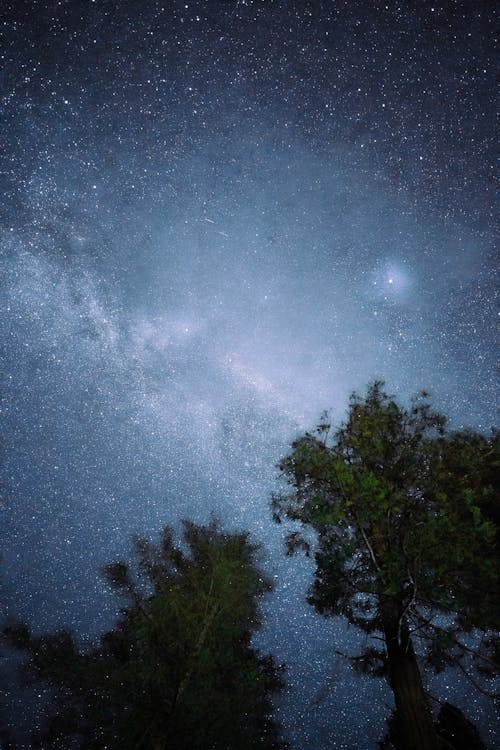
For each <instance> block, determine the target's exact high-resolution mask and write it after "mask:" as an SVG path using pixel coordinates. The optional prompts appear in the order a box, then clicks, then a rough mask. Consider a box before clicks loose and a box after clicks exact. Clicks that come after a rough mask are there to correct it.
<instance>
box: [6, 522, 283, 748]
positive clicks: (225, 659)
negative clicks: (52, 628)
mask: <svg viewBox="0 0 500 750" xmlns="http://www.w3.org/2000/svg"><path fill="white" fill-rule="evenodd" d="M183 541H184V545H183V547H181V546H178V545H176V544H175V543H174V538H173V534H172V531H171V529H169V528H166V529H165V530H164V531H163V534H162V536H161V540H160V542H159V543H158V544H152V543H151V542H149V541H147V540H145V539H141V538H137V539H136V540H135V544H134V546H135V552H136V563H137V564H136V566H135V567H134V569H131V568H130V567H129V566H128V565H126V564H125V563H122V562H118V563H113V564H111V565H108V566H107V567H106V569H105V575H106V578H107V580H108V581H109V583H110V584H111V585H112V586H113V587H114V588H116V589H117V590H118V591H119V592H120V593H121V594H122V595H123V597H124V598H125V601H126V606H125V607H124V608H123V610H122V613H121V617H120V619H119V621H118V623H117V625H116V627H115V628H113V629H112V630H111V631H109V632H108V633H106V634H105V635H104V636H103V637H102V639H101V642H100V644H99V645H98V646H96V647H94V648H93V649H92V650H90V651H82V650H80V649H79V648H78V646H77V644H76V642H75V640H74V638H73V636H72V634H71V633H69V632H59V633H56V634H52V635H44V636H34V635H32V634H31V632H30V631H29V629H28V628H27V627H26V626H23V625H18V626H14V627H10V628H6V629H5V631H4V632H5V635H6V636H7V637H8V638H9V640H10V642H11V643H12V644H13V645H14V646H16V647H17V648H19V649H21V650H24V651H27V652H28V654H29V657H30V659H29V665H28V668H29V671H30V673H31V675H32V677H35V678H41V679H44V680H47V681H48V683H49V684H50V685H51V686H52V687H54V688H55V690H56V701H57V710H56V712H55V713H54V716H53V718H52V720H51V722H50V725H49V726H48V727H47V728H46V731H45V732H44V736H43V738H42V740H43V746H44V747H47V746H49V745H50V746H51V747H59V748H68V747H78V748H88V749H90V748H92V749H97V748H103V747H107V748H121V749H122V748H125V749H126V748H134V750H140V749H141V748H144V750H146V748H147V750H166V749H167V748H168V750H188V749H189V750H196V748H199V750H202V749H203V750H208V749H209V748H213V750H219V749H220V750H233V749H234V748H242V749H243V750H244V749H245V748H248V750H250V749H251V748H252V749H253V748H263V749H266V750H271V749H272V748H273V749H276V750H277V749H278V748H284V747H286V745H285V743H283V742H282V741H281V740H280V738H279V731H278V727H277V725H276V723H275V722H274V721H273V719H272V718H271V708H272V706H271V698H272V696H273V694H274V693H275V692H277V691H279V690H280V688H281V687H282V681H281V676H280V669H279V668H278V667H277V665H276V664H275V663H274V661H273V659H272V658H271V657H268V656H263V655H261V654H259V653H258V652H257V651H256V650H255V649H254V648H253V647H252V645H251V637H252V634H253V633H254V632H255V630H256V629H258V627H259V625H260V616H259V600H260V598H261V597H262V596H263V595H264V594H265V593H266V592H268V591H269V590H270V588H271V586H270V583H269V581H268V580H267V578H266V577H265V576H264V575H263V574H262V572H261V571H260V570H259V568H258V567H257V565H256V553H257V547H256V546H254V545H252V544H251V543H250V542H249V540H248V536H247V535H246V534H244V533H241V534H226V533H224V532H222V531H221V529H220V528H219V527H218V525H217V524H215V523H212V524H210V525H208V526H198V525H195V524H193V523H189V522H185V523H184V534H183Z"/></svg>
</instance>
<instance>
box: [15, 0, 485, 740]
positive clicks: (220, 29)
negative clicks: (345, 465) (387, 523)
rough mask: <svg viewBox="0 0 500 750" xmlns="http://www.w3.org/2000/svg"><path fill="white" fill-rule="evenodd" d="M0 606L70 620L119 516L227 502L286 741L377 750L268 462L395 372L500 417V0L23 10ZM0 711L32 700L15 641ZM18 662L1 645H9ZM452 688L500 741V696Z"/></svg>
mask: <svg viewBox="0 0 500 750" xmlns="http://www.w3.org/2000/svg"><path fill="white" fill-rule="evenodd" d="M5 10H6V12H5V14H4V20H3V26H2V28H3V32H4V41H3V53H2V68H3V73H2V78H1V84H2V115H3V123H4V125H3V135H4V146H5V148H4V154H3V163H2V195H3V201H2V203H3V216H2V246H1V255H0V264H1V266H0V280H1V281H0V283H1V288H2V290H1V300H2V302H1V311H2V314H1V318H0V340H1V344H2V349H1V352H2V353H1V357H2V359H1V377H2V382H1V388H0V398H1V422H0V434H1V436H2V442H3V455H2V473H1V482H2V495H3V503H2V508H1V511H0V553H1V563H0V566H1V567H0V578H1V581H2V614H6V615H7V617H10V618H19V617H20V618H25V619H27V620H28V621H30V622H31V623H32V624H33V625H34V627H35V629H36V630H37V631H38V630H47V629H53V628H56V627H62V626H68V627H71V628H74V629H75V631H76V632H77V633H79V635H80V636H81V638H82V639H84V640H85V639H91V638H92V637H94V636H95V635H96V634H97V633H100V632H101V631H103V629H104V628H106V627H109V626H110V624H111V623H112V622H113V619H114V617H115V615H116V612H117V609H118V607H119V603H118V601H117V599H116V598H115V596H114V595H113V594H112V593H111V592H110V591H109V589H108V587H107V586H106V584H105V582H104V581H103V579H102V578H101V577H100V574H99V571H100V569H101V567H102V566H103V565H104V564H105V563H107V562H109V561H111V560H114V559H116V558H117V557H120V556H122V557H123V556H126V555H127V554H128V550H129V540H130V535H131V534H132V533H133V532H141V533H143V534H146V535H152V536H154V535H156V534H157V532H158V531H159V530H160V528H161V527H162V526H163V525H164V524H165V523H172V524H173V525H174V526H175V525H177V524H178V523H179V521H180V519H182V518H185V517H188V518H191V519H193V520H195V521H206V520H208V519H209V518H210V516H211V515H212V514H216V515H217V516H218V517H219V518H220V519H221V520H222V522H223V524H224V525H225V527H227V528H229V529H249V530H250V531H251V532H252V535H253V538H254V539H255V540H257V541H260V542H262V543H263V545H264V549H263V561H264V566H265V568H266V570H267V571H268V572H269V574H270V575H271V576H273V577H274V580H275V584H276V592H275V593H274V594H273V595H272V596H271V597H269V598H268V599H267V600H266V604H265V611H266V619H265V624H264V628H263V630H262V632H261V633H260V634H259V636H258V643H259V646H260V647H261V648H262V649H263V650H265V651H270V652H272V653H273V654H274V655H275V656H276V658H277V659H278V660H279V661H282V662H284V663H285V664H286V666H287V682H288V690H287V691H286V692H285V694H284V695H283V696H282V697H281V698H280V699H279V706H278V713H277V716H278V717H279V718H280V720H281V721H282V722H283V723H284V725H285V727H286V736H287V738H288V739H289V740H290V741H291V742H292V746H293V747H294V748H309V747H311V748H316V749H317V750H322V749H323V748H324V749H325V750H326V748H330V747H336V748H342V749H344V750H355V748H367V749H369V750H374V748H376V743H377V741H378V740H379V739H380V737H381V735H382V733H383V722H384V720H385V718H386V717H387V715H388V713H389V711H390V706H391V697H390V694H389V691H388V689H387V688H386V686H385V685H384V684H381V683H379V681H377V680H373V679H370V678H361V677H357V676H355V675H354V674H353V672H352V670H351V668H350V667H349V665H348V663H346V661H345V660H342V659H341V658H340V659H339V658H337V657H335V656H334V652H335V650H336V649H339V650H342V651H344V652H346V653H349V652H350V651H354V649H355V648H356V645H357V644H358V642H360V641H362V637H361V636H359V635H358V634H357V633H356V632H355V631H354V630H353V629H350V630H346V628H345V625H344V624H343V623H342V621H340V620H338V621H337V620H328V621H325V620H321V619H320V618H319V617H318V616H317V615H315V614H314V613H313V611H312V609H311V608H310V607H308V606H307V605H306V603H305V601H304V592H305V591H306V589H307V586H308V582H309V574H310V571H311V564H310V563H307V562H305V561H304V560H303V559H292V560H289V559H285V557H284V555H283V547H282V536H283V534H282V530H281V529H280V527H278V526H275V525H274V524H273V523H272V520H271V513H270V510H269V498H270V495H271V493H272V492H273V490H276V487H277V478H276V477H277V469H276V464H277V462H278V461H279V459H280V457H281V456H282V455H283V454H284V453H285V452H286V451H287V446H288V445H289V443H290V441H291V440H293V438H294V437H295V436H296V435H297V434H298V433H299V432H300V431H303V430H304V429H307V428H309V427H312V426H314V424H315V423H316V421H317V420H318V418H319V416H320V414H321V412H322V410H323V409H330V410H331V412H332V415H333V418H334V420H337V421H338V420H339V419H341V418H342V416H343V415H344V413H345V408H346V405H347V399H348V395H349V393H350V392H351V391H352V390H353V389H360V390H363V389H364V388H365V386H366V384H367V383H368V382H369V381H371V380H373V379H374V378H383V379H385V380H386V382H387V387H388V390H389V391H391V392H393V393H396V394H397V395H398V396H399V397H400V398H401V399H402V400H403V401H406V400H407V398H408V397H409V396H410V395H411V394H413V393H414V392H416V391H418V390H420V389H421V388H426V389H429V390H430V391H431V393H432V397H433V403H434V404H435V406H436V407H437V408H439V409H440V410H441V411H443V412H445V413H446V414H447V415H448V416H449V417H450V420H451V423H452V425H453V426H454V427H463V426H471V427H473V428H475V429H478V430H480V431H484V432H488V431H489V430H490V428H491V427H492V426H493V425H494V423H495V420H496V417H495V412H494V401H495V387H496V380H495V369H494V367H495V365H494V353H495V347H494V337H495V330H494V329H495V325H496V321H497V315H498V313H497V311H496V309H495V300H494V291H495V283H494V269H495V262H494V255H493V249H494V242H495V223H494V185H493V183H494V179H493V177H494V173H493V163H494V160H493V146H494V103H493V98H494V83H493V82H494V65H493V28H494V5H493V3H490V2H488V1H487V0H485V1H483V2H477V0H474V1H473V0H471V1H470V2H467V1H465V2H460V1H457V2H445V3H443V2H439V1H438V0H436V2H428V1H427V0H422V1H421V2H409V1H404V0H403V1H402V2H394V0H388V2H386V3H382V2H381V3H379V2H361V0H344V1H343V2H340V1H339V2H336V1H335V0H332V1H331V2H327V1H326V0H318V1H317V2H305V1H304V2H286V1H284V0H283V1H282V2H272V1H270V0H268V1H260V2H258V1H257V0H246V2H245V1H244V0H241V1H237V0H226V1H223V0H219V1H218V2H215V1H213V2H212V1H209V2H201V1H199V0H198V1H196V0H184V2H177V0H166V1H165V2H163V3H162V2H156V1H155V0H150V1H149V0H147V1H146V2H137V1H136V0H130V1H128V2H111V1H110V0H102V1H101V0H95V1H94V0H92V2H85V3H82V2H76V1H75V0H62V1H61V2H55V1H53V2H47V1H40V2H38V1H37V0H33V1H32V2H20V1H19V0H18V1H16V2H8V3H6V5H5ZM7 661H8V662H9V664H8V665H7V666H6V674H7V678H6V681H5V683H4V685H5V686H6V687H5V688H4V690H3V692H4V694H5V695H4V697H5V701H4V706H3V709H2V714H1V718H2V720H3V722H4V723H5V724H7V725H9V726H10V727H12V728H16V729H23V728H24V729H26V728H27V729H28V730H29V729H31V728H32V727H33V726H34V724H36V722H37V721H38V719H37V717H38V714H39V700H38V698H37V696H38V694H39V693H40V695H42V692H40V691H38V692H36V691H35V692H30V691H26V690H19V689H18V688H17V687H16V678H15V676H14V675H13V674H12V672H11V669H10V662H11V661H13V660H12V659H10V657H9V659H7ZM4 666H5V664H4ZM432 687H433V689H434V690H435V692H436V693H438V694H440V695H442V696H445V697H446V698H447V699H448V700H450V701H452V702H453V703H455V704H456V705H459V706H461V707H466V708H467V710H468V715H469V717H470V718H471V719H473V720H474V721H475V722H476V723H477V725H478V727H479V728H480V730H481V733H482V736H483V739H484V740H485V741H486V742H489V743H490V744H491V746H493V744H494V736H495V732H498V724H497V723H495V714H494V710H493V708H492V706H491V701H489V700H488V699H487V698H485V697H483V696H480V695H479V694H477V695H472V694H471V693H470V690H469V687H468V685H467V684H465V683H464V682H463V681H462V680H461V679H460V678H459V676H457V675H456V674H455V673H452V672H445V673H444V674H443V675H441V676H440V677H439V678H436V679H435V681H434V682H433V683H432Z"/></svg>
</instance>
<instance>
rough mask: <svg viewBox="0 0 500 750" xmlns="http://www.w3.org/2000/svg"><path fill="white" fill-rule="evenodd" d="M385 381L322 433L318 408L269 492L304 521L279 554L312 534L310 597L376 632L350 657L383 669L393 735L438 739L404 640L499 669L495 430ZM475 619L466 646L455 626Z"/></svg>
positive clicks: (410, 749)
mask: <svg viewBox="0 0 500 750" xmlns="http://www.w3.org/2000/svg"><path fill="white" fill-rule="evenodd" d="M383 385H384V384H383V383H382V382H376V383H374V384H373V385H372V386H370V387H369V389H368V392H367V395H366V397H364V398H363V397H360V396H358V395H357V394H353V396H352V397H351V401H350V406H349V411H348V415H347V420H346V422H345V423H344V424H341V425H340V426H339V428H338V429H337V430H336V432H334V433H333V434H332V431H331V425H330V424H329V422H328V419H327V415H325V416H324V418H323V419H322V421H321V423H320V425H319V426H318V428H317V429H316V431H315V433H313V434H310V433H306V434H305V435H304V436H302V437H300V438H299V439H297V440H296V441H295V442H294V443H293V444H292V450H291V453H290V454H289V455H288V456H287V457H286V458H284V459H283V461H282V462H281V464H280V469H281V471H282V472H283V474H284V475H285V477H286V478H287V480H288V482H289V483H290V484H291V485H292V488H293V489H292V492H291V493H286V494H283V495H280V496H278V497H275V498H274V499H273V510H274V517H275V520H277V521H279V520H281V519H282V518H283V517H287V518H288V519H292V520H295V521H299V522H301V523H302V525H303V529H304V528H306V529H307V528H308V527H309V528H310V529H313V530H314V532H315V535H313V538H312V539H311V537H309V538H307V537H304V536H303V533H302V532H298V531H295V532H292V533H290V534H289V535H288V538H287V544H288V552H289V553H290V554H291V553H293V552H294V551H297V550H305V551H306V553H307V554H309V552H310V550H311V548H312V547H313V546H314V547H315V560H316V572H315V579H314V583H313V585H312V587H311V592H310V596H309V602H310V603H311V604H312V605H313V606H314V607H315V608H316V609H317V611H318V612H320V613H322V614H324V615H326V616H328V615H336V614H340V615H344V616H345V617H347V619H348V620H349V621H350V622H351V623H353V624H355V625H357V626H358V627H360V628H362V629H363V630H364V631H366V632H367V633H368V634H371V635H372V636H374V638H376V639H379V640H374V641H373V643H372V645H371V646H370V647H369V649H367V651H366V653H365V654H363V655H362V657H363V658H361V659H360V658H359V657H358V658H357V660H356V666H357V668H358V669H364V670H366V671H368V672H376V673H377V674H379V675H383V674H385V675H387V677H388V680H389V684H390V686H391V688H392V691H393V693H394V699H395V705H396V709H397V717H398V732H399V734H400V737H401V742H402V746H403V747H404V748H405V750H423V749H424V748H425V750H437V748H439V747H442V745H443V741H442V737H440V736H439V735H438V733H437V732H436V728H435V726H434V722H433V719H432V715H431V711H430V708H429V703H428V700H427V695H426V691H425V689H424V686H423V683H422V678H421V672H420V666H419V663H418V660H417V656H416V653H415V645H416V644H417V643H418V644H419V650H420V651H425V653H426V658H427V664H428V665H431V666H432V667H433V668H434V669H436V670H438V671H439V670H442V669H444V668H445V667H447V666H457V667H458V668H459V669H461V670H462V671H463V672H464V674H466V675H467V676H469V677H470V678H471V680H472V681H473V682H474V684H475V685H476V686H477V687H478V688H479V689H482V690H485V688H484V687H482V686H481V685H480V684H479V682H478V681H477V680H476V679H475V678H474V677H473V675H472V662H473V661H474V660H475V662H476V665H477V666H478V667H479V668H480V670H481V671H482V672H483V673H484V674H486V675H488V674H490V675H491V674H493V673H495V672H497V670H498V660H497V659H496V658H495V653H496V644H497V642H496V641H495V638H494V637H493V635H492V631H493V630H496V629H498V625H499V622H500V617H499V611H500V605H499V595H498V592H499V590H500V589H499V585H498V584H499V580H498V547H497V546H495V545H496V544H497V543H498V537H496V536H495V524H494V513H495V512H496V511H494V509H495V508H497V507H498V505H497V504H498V492H497V491H496V492H495V487H494V480H493V477H495V476H498V439H497V436H494V437H493V438H492V439H488V438H486V437H484V436H482V435H479V434H476V433H472V432H461V433H447V432H446V429H445V425H446V420H445V418H444V416H442V415H441V414H438V413H436V412H435V411H433V410H432V408H431V406H430V405H429V403H428V401H427V395H426V394H425V393H422V394H420V395H419V396H418V397H417V398H416V399H414V401H413V402H412V404H411V407H410V408H409V409H405V408H403V407H402V406H400V405H399V404H397V403H396V402H395V401H394V400H393V398H391V397H389V396H388V395H387V394H386V393H385V392H384V389H383ZM479 628H482V629H484V631H485V637H483V638H481V639H479V638H475V639H474V640H475V642H476V643H480V644H481V648H480V649H478V650H477V651H476V652H473V650H472V649H471V647H470V640H471V639H470V638H463V636H464V634H469V633H471V631H472V630H473V629H479ZM380 639H381V640H382V641H383V644H384V649H383V650H381V649H380V648H378V647H377V645H376V644H377V643H380Z"/></svg>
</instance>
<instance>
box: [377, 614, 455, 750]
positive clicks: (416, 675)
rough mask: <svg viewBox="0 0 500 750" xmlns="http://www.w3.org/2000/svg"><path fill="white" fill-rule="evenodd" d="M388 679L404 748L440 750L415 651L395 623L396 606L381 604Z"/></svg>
mask: <svg viewBox="0 0 500 750" xmlns="http://www.w3.org/2000/svg"><path fill="white" fill-rule="evenodd" d="M382 622H383V628H384V635H385V642H386V648H387V660H388V666H389V682H390V686H391V688H392V692H393V693H394V700H395V703H396V711H397V716H398V720H399V727H400V730H401V734H402V740H403V747H404V748H405V750H440V748H441V747H442V745H441V743H440V741H439V737H438V735H437V733H436V729H435V727H434V722H433V719H432V714H431V711H430V708H429V702H428V700H427V695H426V693H425V690H424V687H423V684H422V677H421V674H420V669H419V667H418V663H417V659H416V656H415V651H414V650H413V645H412V642H411V638H410V635H409V632H408V629H407V627H406V626H404V625H403V626H402V627H400V626H399V618H398V613H397V608H395V607H393V606H391V604H390V603H389V604H387V603H386V604H385V606H382Z"/></svg>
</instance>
